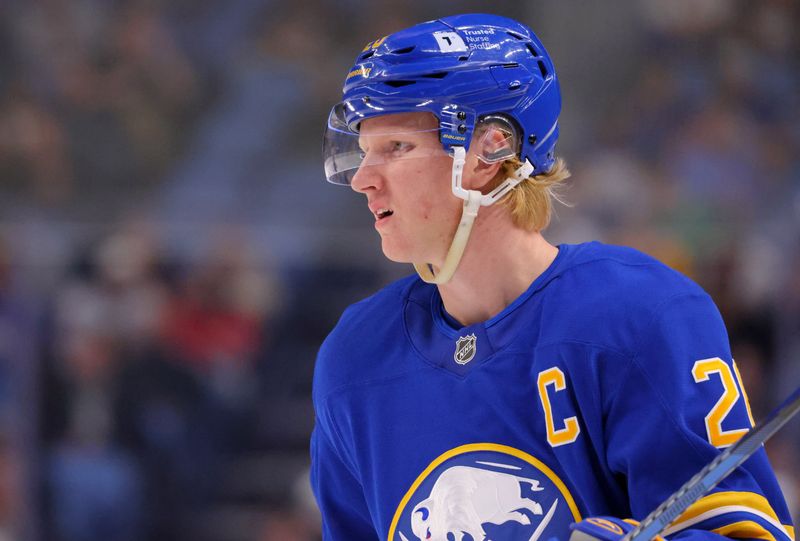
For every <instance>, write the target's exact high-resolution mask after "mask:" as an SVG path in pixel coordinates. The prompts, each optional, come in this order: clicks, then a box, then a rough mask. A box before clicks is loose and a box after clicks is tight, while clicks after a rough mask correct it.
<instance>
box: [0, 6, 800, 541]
mask: <svg viewBox="0 0 800 541" xmlns="http://www.w3.org/2000/svg"><path fill="white" fill-rule="evenodd" d="M799 7H800V5H798V3H797V2H796V1H793V0H762V1H759V2H747V1H744V0H618V1H615V2H581V1H580V0H537V1H531V2H516V1H511V0H498V1H495V2H493V3H491V5H489V4H486V3H484V2H478V1H458V2H446V1H444V0H427V1H425V2H421V1H419V2H417V1H403V0H372V1H369V2H367V1H365V0H338V1H336V2H334V1H332V0H305V1H303V2H288V1H286V0H225V1H223V0H173V1H169V2H168V1H163V0H34V1H30V0H4V1H3V2H0V540H2V541H6V540H48V541H49V540H53V541H94V540H97V541H100V540H103V541H128V540H158V541H168V540H178V541H180V540H184V539H185V540H192V541H206V540H207V541H239V540H257V541H273V540H278V539H280V540H284V541H293V540H304V541H306V540H313V539H318V538H319V526H318V522H317V518H316V511H315V508H314V505H313V498H312V497H311V495H310V490H309V489H308V483H307V466H308V451H307V449H308V436H309V434H310V430H311V428H312V426H313V414H312V408H311V404H310V387H311V375H312V371H313V363H314V357H315V354H316V350H317V348H318V346H319V344H320V342H321V341H322V339H323V338H324V336H325V335H326V333H327V332H328V331H329V330H330V329H331V328H332V326H333V325H334V324H335V322H336V320H337V318H338V315H339V314H340V312H341V310H342V309H343V308H344V307H345V306H347V305H348V304H350V303H352V302H354V301H356V300H358V299H360V298H362V297H364V296H366V295H368V294H369V293H371V292H373V291H374V290H376V289H377V288H379V287H380V286H381V285H383V284H386V283H388V282H389V281H390V280H393V279H395V278H398V277H400V276H402V275H405V274H407V273H409V272H411V267H406V266H402V265H395V264H391V263H388V262H386V261H385V260H384V258H383V257H382V255H381V253H380V245H379V242H378V237H377V235H376V234H375V233H374V231H373V228H372V217H371V215H370V214H369V212H368V210H367V209H366V206H365V204H364V202H363V201H362V198H361V197H359V196H357V195H356V194H354V193H352V192H351V191H349V190H347V189H344V188H339V187H335V186H332V185H328V184H326V183H325V179H324V175H323V172H322V164H321V159H320V147H321V134H322V130H323V125H324V122H325V119H326V116H327V112H328V110H329V108H330V106H331V105H332V104H333V103H335V102H336V101H338V96H339V93H340V89H341V84H342V82H343V79H344V75H345V73H346V72H347V71H348V69H349V68H350V66H351V63H352V61H353V59H354V58H355V55H356V54H357V53H358V52H359V51H360V50H361V48H362V47H363V45H364V44H365V43H367V42H368V41H370V40H373V39H376V38H378V37H381V36H383V35H385V34H388V33H391V32H392V31H394V30H397V29H400V28H403V27H405V26H409V25H411V24H414V23H416V22H420V21H423V20H428V19H432V18H436V17H438V16H443V15H448V14H452V13H456V12H473V11H486V10H488V9H491V10H492V11H493V12H495V13H500V14H503V15H508V16H511V17H515V18H518V19H520V20H521V21H523V22H525V23H527V24H529V25H531V26H532V27H533V28H534V29H535V30H536V32H537V33H538V34H539V36H540V37H541V38H542V40H543V41H544V43H545V45H546V46H547V47H548V49H549V51H550V53H551V55H552V56H553V58H554V60H555V64H556V67H557V70H558V73H559V76H560V79H561V84H562V90H563V94H564V112H563V116H562V124H561V133H562V136H561V142H560V144H559V147H558V151H559V153H560V154H561V155H562V156H563V157H565V159H566V161H567V163H568V164H569V166H570V168H571V169H572V171H573V179H572V180H571V182H570V189H569V191H568V193H567V199H568V200H569V201H570V202H571V203H572V204H573V206H572V207H560V208H559V210H558V215H557V218H556V220H555V223H554V224H553V225H552V226H551V228H550V230H549V232H548V234H547V235H546V236H548V238H549V239H550V240H551V241H553V242H581V241H584V240H591V239H600V240H603V241H606V242H611V243H620V244H627V245H632V246H635V247H637V248H639V249H641V250H644V251H645V252H648V253H650V254H652V255H654V256H656V257H658V258H660V259H662V260H663V261H665V262H666V263H668V264H669V265H671V266H673V267H674V268H676V269H678V270H680V271H682V272H684V273H686V274H688V275H689V276H691V277H692V278H694V279H695V280H697V281H698V282H699V283H700V284H701V285H702V286H703V287H704V288H705V289H706V290H707V291H709V292H710V293H711V294H712V296H713V297H714V298H715V300H716V302H717V303H718V305H719V307H720V309H721V311H722V313H723V316H724V317H725V320H726V322H727V325H728V329H729V332H730V338H731V343H732V348H733V352H734V357H735V359H736V361H737V363H738V365H739V367H740V368H741V371H742V373H743V377H744V380H745V382H746V384H747V386H748V391H749V396H750V400H751V402H752V404H753V408H754V413H755V415H756V417H759V416H762V415H763V414H764V413H765V412H766V411H768V410H769V409H770V408H771V407H773V406H774V405H775V404H776V403H777V401H778V399H779V397H781V396H784V395H786V394H788V392H789V391H790V390H792V388H794V387H796V386H797V384H798V382H800V249H799V248H800V107H798V105H800V103H798V102H800V32H798V28H800V9H799ZM768 451H769V453H770V456H771V459H772V461H773V464H774V466H775V468H776V470H777V471H778V473H779V476H780V480H781V483H782V484H783V488H784V491H785V493H786V496H787V498H788V499H789V501H790V505H791V506H792V509H793V513H794V516H795V518H796V519H797V518H800V484H799V483H798V478H800V475H799V474H798V472H800V463H799V462H800V460H799V459H798V457H799V456H800V453H799V451H800V427H798V423H794V426H791V425H790V426H788V427H787V428H786V429H785V430H784V432H783V433H782V434H781V435H780V436H779V437H777V438H776V439H775V440H774V441H773V442H772V443H770V444H769V446H768Z"/></svg>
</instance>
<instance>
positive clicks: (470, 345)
mask: <svg viewBox="0 0 800 541" xmlns="http://www.w3.org/2000/svg"><path fill="white" fill-rule="evenodd" d="M476 340H477V338H476V337H475V335H474V334H468V335H467V336H462V337H461V338H459V339H458V340H457V341H456V352H455V353H453V359H454V360H455V361H456V362H457V363H458V364H467V363H468V362H470V361H471V360H472V359H473V358H474V357H475V352H476V351H477V347H476V346H475V341H476Z"/></svg>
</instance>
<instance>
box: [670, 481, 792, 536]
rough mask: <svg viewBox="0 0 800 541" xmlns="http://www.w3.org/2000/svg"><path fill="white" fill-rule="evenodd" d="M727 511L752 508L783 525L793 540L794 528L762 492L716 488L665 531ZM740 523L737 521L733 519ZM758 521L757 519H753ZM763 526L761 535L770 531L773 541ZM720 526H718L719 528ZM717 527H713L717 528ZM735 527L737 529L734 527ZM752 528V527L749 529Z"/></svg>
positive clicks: (756, 513)
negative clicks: (717, 490) (783, 522)
mask: <svg viewBox="0 0 800 541" xmlns="http://www.w3.org/2000/svg"><path fill="white" fill-rule="evenodd" d="M728 512H749V513H752V514H754V515H757V516H759V517H761V518H762V519H764V520H765V521H767V522H769V523H770V524H772V525H773V526H775V527H776V528H779V529H782V530H784V531H785V532H786V535H787V536H788V537H789V538H790V539H792V540H794V539H795V537H794V528H793V527H791V526H788V527H787V526H785V525H783V524H781V522H780V520H779V519H778V515H777V514H776V513H775V511H774V510H773V509H772V506H771V505H770V503H769V501H768V500H767V499H766V498H765V497H764V496H762V495H761V494H756V493H755V492H734V491H730V492H717V493H714V494H710V495H708V496H706V497H704V498H700V499H699V500H697V501H696V502H695V503H694V504H692V505H691V506H690V507H689V508H688V509H687V510H686V511H684V512H683V514H682V515H681V516H679V517H678V518H677V519H676V520H675V522H673V524H672V525H671V526H670V527H669V528H668V529H667V530H666V531H665V532H664V534H665V535H670V534H673V533H675V532H677V531H679V530H682V529H685V528H688V527H689V526H691V525H693V524H696V523H698V522H701V521H702V520H706V519H709V518H712V517H715V516H719V515H722V514H724V513H728ZM741 522H742V523H744V522H747V523H749V522H751V521H741ZM733 524H737V523H733ZM753 524H756V523H753ZM727 527H728V526H722V527H720V528H719V529H722V528H727ZM759 527H760V528H761V534H762V535H769V536H770V537H769V539H770V540H771V541H774V537H773V536H772V534H770V533H769V532H767V531H766V530H765V529H764V528H763V527H761V526H759ZM717 530H718V529H717ZM717 530H713V531H714V532H717ZM731 531H734V532H735V530H731ZM748 531H749V530H748ZM729 537H738V536H737V535H734V534H729ZM741 537H753V538H758V539H766V538H764V537H758V536H753V535H749V534H747V535H745V534H742V535H741Z"/></svg>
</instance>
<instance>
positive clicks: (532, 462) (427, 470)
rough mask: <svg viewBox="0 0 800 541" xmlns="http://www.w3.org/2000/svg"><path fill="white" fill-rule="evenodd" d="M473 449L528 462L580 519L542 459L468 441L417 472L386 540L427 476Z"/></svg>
mask: <svg viewBox="0 0 800 541" xmlns="http://www.w3.org/2000/svg"><path fill="white" fill-rule="evenodd" d="M475 451H493V452H496V453H503V454H506V455H511V456H514V457H517V458H519V459H521V460H524V461H525V462H527V463H528V464H530V465H532V466H533V467H534V468H537V469H538V470H539V471H541V472H542V473H543V474H545V475H546V476H547V478H548V479H550V480H551V481H552V482H553V484H554V485H556V487H557V488H558V490H559V491H560V492H561V495H562V496H564V500H566V502H567V505H568V506H569V509H570V511H572V518H573V519H574V520H575V522H579V521H580V520H581V513H580V511H578V506H577V505H576V504H575V500H574V499H573V498H572V494H570V492H569V490H568V489H567V485H565V484H564V482H563V481H562V480H561V479H559V477H558V476H557V475H556V474H555V472H553V470H551V469H550V468H548V467H547V466H546V465H545V464H544V463H543V462H542V461H540V460H539V459H537V458H535V457H533V456H531V455H529V454H528V453H526V452H525V451H520V450H519V449H516V448H514V447H509V446H508V445H500V444H497V443H470V444H467V445H462V446H460V447H456V448H454V449H450V450H449V451H446V452H445V453H442V454H441V455H439V456H438V457H437V458H436V459H434V461H433V462H431V463H430V464H429V465H428V467H427V468H425V470H424V471H423V472H422V473H421V474H419V476H418V477H417V478H416V480H415V481H414V482H413V483H412V484H411V488H409V489H408V491H407V492H406V494H405V496H403V499H402V500H400V504H399V505H398V506H397V510H396V511H395V513H394V517H393V518H392V524H391V526H390V527H389V536H388V537H387V539H388V541H392V539H394V534H395V532H396V531H397V523H398V522H400V516H401V515H402V514H403V511H404V510H405V508H406V505H408V502H409V500H411V497H412V496H413V495H414V493H415V492H416V491H417V489H418V488H419V486H420V485H421V484H422V483H423V481H425V479H427V478H428V476H429V475H430V474H431V472H433V470H435V469H436V468H438V467H439V466H440V465H441V464H442V463H444V462H445V461H447V460H449V459H451V458H453V457H454V456H458V455H463V454H466V453H472V452H475Z"/></svg>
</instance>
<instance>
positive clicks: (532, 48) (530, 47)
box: [527, 43, 541, 58]
mask: <svg viewBox="0 0 800 541" xmlns="http://www.w3.org/2000/svg"><path fill="white" fill-rule="evenodd" d="M527 46H528V50H529V51H530V52H531V54H532V55H533V56H534V57H536V58H539V56H541V55H540V54H539V53H538V52H537V51H536V49H535V48H534V46H533V45H531V44H530V43H528V45H527Z"/></svg>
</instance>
